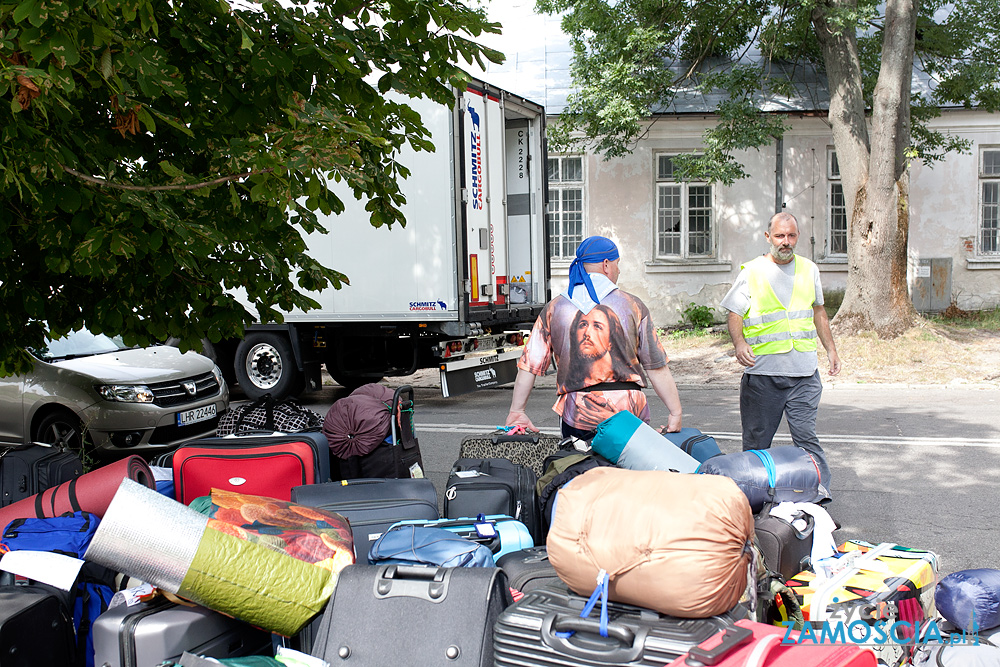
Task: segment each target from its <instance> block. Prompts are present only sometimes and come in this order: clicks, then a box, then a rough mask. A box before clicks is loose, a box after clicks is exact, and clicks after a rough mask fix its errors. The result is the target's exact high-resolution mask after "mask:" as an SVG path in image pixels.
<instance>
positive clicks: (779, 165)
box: [774, 137, 785, 213]
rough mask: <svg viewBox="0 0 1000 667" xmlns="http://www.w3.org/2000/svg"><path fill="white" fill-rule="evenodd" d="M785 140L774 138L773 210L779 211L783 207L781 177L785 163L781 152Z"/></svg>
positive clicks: (783, 194) (783, 192) (783, 195)
mask: <svg viewBox="0 0 1000 667" xmlns="http://www.w3.org/2000/svg"><path fill="white" fill-rule="evenodd" d="M784 150H785V142H784V139H782V138H781V137H775V138H774V212H775V213H781V212H782V211H783V210H784V209H785V202H784V198H785V191H784V188H785V186H784V182H783V177H784V173H785V165H784V160H783V157H784V156H783V153H784Z"/></svg>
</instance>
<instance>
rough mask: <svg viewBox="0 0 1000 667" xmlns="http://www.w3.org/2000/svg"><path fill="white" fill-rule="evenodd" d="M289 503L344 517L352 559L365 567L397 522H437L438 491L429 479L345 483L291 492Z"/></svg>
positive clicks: (305, 487)
mask: <svg viewBox="0 0 1000 667" xmlns="http://www.w3.org/2000/svg"><path fill="white" fill-rule="evenodd" d="M292 502H296V503H299V504H300V505H307V506H309V507H318V508H320V509H323V510H328V511H330V512H336V513H337V514H342V515H343V516H345V517H347V520H348V521H349V522H350V523H351V533H352V534H353V536H354V555H355V558H356V560H357V561H358V562H361V563H365V562H367V559H368V550H369V549H370V548H371V545H372V542H374V541H375V540H377V539H378V538H379V536H380V535H381V534H382V533H384V532H385V531H386V529H387V528H389V526H391V525H392V524H394V523H396V522H397V521H403V520H406V519H440V518H441V515H440V514H439V513H438V501H437V491H436V490H435V489H434V483H433V482H431V480H429V479H348V480H343V481H341V482H330V483H328V484H307V485H305V486H296V487H295V488H293V489H292Z"/></svg>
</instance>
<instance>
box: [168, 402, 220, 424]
mask: <svg viewBox="0 0 1000 667" xmlns="http://www.w3.org/2000/svg"><path fill="white" fill-rule="evenodd" d="M214 416H215V403H212V404H211V405H203V406H202V407H200V408H192V409H191V410H185V411H184V412H178V413H177V425H178V426H187V425H188V424H197V423H198V422H203V421H205V420H207V419H211V418H212V417H214Z"/></svg>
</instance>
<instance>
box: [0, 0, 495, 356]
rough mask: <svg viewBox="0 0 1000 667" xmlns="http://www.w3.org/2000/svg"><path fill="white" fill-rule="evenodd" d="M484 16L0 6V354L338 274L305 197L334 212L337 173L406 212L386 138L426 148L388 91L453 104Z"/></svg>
mask: <svg viewBox="0 0 1000 667" xmlns="http://www.w3.org/2000/svg"><path fill="white" fill-rule="evenodd" d="M442 26H444V27H442ZM497 29H498V27H497V26H495V25H494V24H491V23H489V22H488V21H487V20H486V19H485V16H484V13H483V12H482V11H480V10H471V9H469V8H468V7H466V6H465V5H464V4H463V3H462V2H459V1H458V0H384V1H383V2H380V3H377V4H374V5H364V4H362V5H353V4H350V3H338V2H331V3H309V4H306V3H298V4H295V5H291V6H284V5H283V4H281V3H277V2H265V3H263V4H262V5H260V6H259V7H255V8H254V9H252V10H251V9H242V8H240V7H239V6H238V5H228V4H227V3H225V2H221V1H219V2H189V1H187V0H184V1H182V2H174V3H159V2H152V1H151V0H123V1H122V2H118V1H117V0H116V1H115V2H112V1H111V0H96V1H95V2H91V3H86V4H83V5H77V4H74V5H73V9H72V11H69V10H68V5H67V4H65V3H62V2H59V0H22V1H18V0H14V1H13V2H8V3H7V4H0V79H2V80H3V82H4V83H5V84H7V83H9V85H5V86H3V87H2V88H0V95H3V96H5V97H7V98H8V99H7V100H5V101H3V102H0V197H2V200H3V201H4V207H2V208H0V232H2V233H0V257H3V258H4V261H3V262H0V306H2V307H0V372H9V371H11V370H15V369H19V368H22V367H23V362H24V359H25V357H24V356H23V354H22V352H21V350H22V349H23V348H24V347H29V346H33V345H39V344H40V343H41V340H42V336H43V334H44V327H42V326H39V325H38V322H39V321H41V320H44V321H45V322H46V323H47V324H46V326H48V327H49V328H50V329H51V330H52V331H67V330H69V329H72V328H77V327H79V326H83V325H86V326H88V327H90V328H91V329H93V330H95V331H108V332H111V333H120V334H122V335H123V336H124V337H125V338H126V340H128V341H131V342H137V343H149V342H153V341H154V340H163V339H164V338H165V337H166V336H167V335H170V336H177V337H179V338H181V339H182V345H185V344H194V343H195V342H196V341H197V339H199V338H201V337H209V338H210V339H212V340H220V339H221V338H223V337H231V336H236V335H239V334H241V332H242V327H243V325H244V324H245V323H247V322H250V321H252V320H253V319H254V318H255V317H258V316H260V317H264V318H269V319H271V320H274V319H277V318H280V317H281V314H280V310H287V309H289V308H292V307H309V306H312V305H315V304H314V303H313V302H312V301H311V299H309V298H307V297H306V296H304V295H303V294H302V292H301V291H302V290H304V289H308V290H322V289H327V288H337V287H339V286H341V285H343V284H346V281H347V277H346V276H344V275H342V274H340V273H338V272H337V271H335V270H334V269H332V268H328V267H322V266H320V265H319V264H318V263H317V262H316V261H315V260H313V259H312V258H311V257H309V255H308V252H307V249H306V245H305V242H304V241H303V239H302V233H304V232H316V231H322V229H321V228H320V226H319V225H318V222H317V218H316V216H315V214H314V213H313V211H312V210H307V209H306V208H305V207H306V206H308V207H309V208H311V209H317V210H320V211H323V212H333V213H335V212H338V211H340V210H343V203H342V202H341V201H340V200H339V199H338V198H337V196H336V195H334V194H333V193H332V192H331V191H330V190H328V188H327V183H328V179H329V180H339V181H341V182H342V183H346V184H348V186H349V187H350V189H351V191H352V194H353V195H354V196H358V197H364V198H366V199H367V200H368V202H369V211H370V213H371V220H370V222H371V223H372V224H375V225H382V224H389V225H391V224H402V223H403V222H404V220H403V217H402V214H401V212H400V209H399V207H400V205H401V204H402V203H403V197H402V195H401V193H400V191H399V179H400V178H401V177H402V175H403V174H404V170H403V169H402V168H401V167H400V165H399V164H398V163H397V162H396V156H397V155H398V154H399V151H400V150H402V149H403V148H404V147H406V146H410V147H411V148H413V149H415V150H430V149H432V148H433V146H431V145H430V143H429V141H428V135H427V131H426V128H425V127H424V125H423V123H422V121H421V119H420V118H419V117H418V116H417V115H416V114H415V113H413V112H412V110H411V109H409V108H408V107H405V106H402V105H400V104H399V103H398V102H396V101H394V99H393V96H394V94H395V93H404V94H410V95H415V96H425V97H429V98H431V99H433V100H436V101H438V102H441V103H445V104H451V103H453V101H454V97H453V92H452V91H451V89H450V88H449V87H448V84H449V83H461V82H462V81H464V79H465V74H464V72H462V70H461V69H460V67H459V65H460V64H461V62H463V61H464V62H469V61H472V60H476V59H480V58H483V57H485V58H489V59H494V60H498V59H499V58H500V57H501V56H500V54H498V53H496V52H494V51H490V50H486V49H483V48H482V47H479V46H478V45H476V44H475V43H474V41H472V40H471V39H470V37H474V36H476V35H479V34H482V33H483V32H487V31H493V32H495V31H497ZM372 71H378V72H380V73H381V74H380V78H372V79H367V78H366V77H367V76H368V75H369V73H370V72H372ZM386 72H390V73H391V74H388V75H386V74H385V73H386ZM18 76H21V77H24V81H25V82H26V83H21V84H18V83H17V81H18V79H17V77H18ZM29 83H30V86H29V85H28V84H29ZM19 86H25V90H28V91H31V92H32V94H33V93H34V92H37V93H38V95H37V96H35V97H33V98H32V99H30V101H29V100H28V99H27V98H26V97H24V96H22V98H21V99H19V98H18V94H17V93H18V89H19ZM32 86H33V87H34V88H37V91H34V90H33V89H32V88H31V87H32ZM22 99H23V100H24V102H22ZM25 102H27V103H25ZM116 127H117V128H118V129H119V130H121V131H120V132H119V131H118V130H116ZM206 184H207V185H206ZM343 224H364V221H343ZM236 288H240V289H241V290H242V292H243V293H245V295H246V297H247V299H248V300H249V304H250V305H249V308H247V307H245V306H244V305H243V304H242V303H241V302H240V301H238V300H236V299H235V298H233V297H232V296H231V295H230V294H229V293H228V292H227V291H226V290H232V289H236ZM27 295H31V296H30V297H29V296H27Z"/></svg>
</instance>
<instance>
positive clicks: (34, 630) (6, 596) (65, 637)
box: [0, 585, 80, 667]
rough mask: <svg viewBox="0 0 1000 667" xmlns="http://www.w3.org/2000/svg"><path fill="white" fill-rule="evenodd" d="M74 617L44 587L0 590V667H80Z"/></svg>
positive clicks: (2, 588)
mask: <svg viewBox="0 0 1000 667" xmlns="http://www.w3.org/2000/svg"><path fill="white" fill-rule="evenodd" d="M77 658H78V656H77V655H76V640H75V639H74V635H73V617H72V616H71V615H70V612H69V610H68V609H67V608H66V605H65V603H64V602H63V601H62V599H60V597H59V596H58V595H56V594H55V593H54V592H53V591H51V590H48V589H47V588H46V587H45V586H38V585H29V586H0V665H3V667H40V666H41V665H53V666H55V665H58V666H59V667H62V666H63V665H66V666H67V667H73V665H77V664H80V661H78V659H77Z"/></svg>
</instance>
